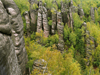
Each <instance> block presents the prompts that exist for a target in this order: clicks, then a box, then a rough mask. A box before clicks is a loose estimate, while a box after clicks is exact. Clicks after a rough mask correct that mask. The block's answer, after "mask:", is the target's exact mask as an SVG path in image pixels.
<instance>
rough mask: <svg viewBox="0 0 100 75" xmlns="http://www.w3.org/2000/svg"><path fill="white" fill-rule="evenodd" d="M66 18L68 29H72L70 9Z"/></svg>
mask: <svg viewBox="0 0 100 75" xmlns="http://www.w3.org/2000/svg"><path fill="white" fill-rule="evenodd" d="M67 18H68V27H70V28H71V29H73V17H72V11H71V8H69V11H68V14H67Z"/></svg>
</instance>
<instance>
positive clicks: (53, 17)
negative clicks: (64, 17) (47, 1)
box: [52, 9, 57, 34]
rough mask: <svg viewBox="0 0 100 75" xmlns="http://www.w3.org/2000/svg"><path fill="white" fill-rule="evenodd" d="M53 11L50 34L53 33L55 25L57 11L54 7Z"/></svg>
mask: <svg viewBox="0 0 100 75" xmlns="http://www.w3.org/2000/svg"><path fill="white" fill-rule="evenodd" d="M53 10H54V12H52V34H55V31H56V26H57V11H56V9H53Z"/></svg>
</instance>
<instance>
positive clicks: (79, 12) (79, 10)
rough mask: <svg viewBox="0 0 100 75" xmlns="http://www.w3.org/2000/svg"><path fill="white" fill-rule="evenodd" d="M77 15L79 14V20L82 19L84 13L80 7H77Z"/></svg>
mask: <svg viewBox="0 0 100 75" xmlns="http://www.w3.org/2000/svg"><path fill="white" fill-rule="evenodd" d="M78 14H79V16H80V18H81V19H82V18H83V16H84V11H83V9H82V8H81V6H80V5H78Z"/></svg>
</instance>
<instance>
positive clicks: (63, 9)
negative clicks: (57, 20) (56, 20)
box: [61, 1, 68, 25]
mask: <svg viewBox="0 0 100 75" xmlns="http://www.w3.org/2000/svg"><path fill="white" fill-rule="evenodd" d="M67 8H68V7H67V4H66V3H64V2H62V1H61V13H62V22H63V23H64V25H65V24H66V23H67V11H68V9H67Z"/></svg>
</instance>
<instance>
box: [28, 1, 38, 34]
mask: <svg viewBox="0 0 100 75" xmlns="http://www.w3.org/2000/svg"><path fill="white" fill-rule="evenodd" d="M29 3H30V13H29V14H30V26H31V28H30V29H31V31H34V32H35V31H36V25H37V15H38V14H37V13H38V11H37V9H34V8H33V5H37V4H38V1H37V0H29Z"/></svg>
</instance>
